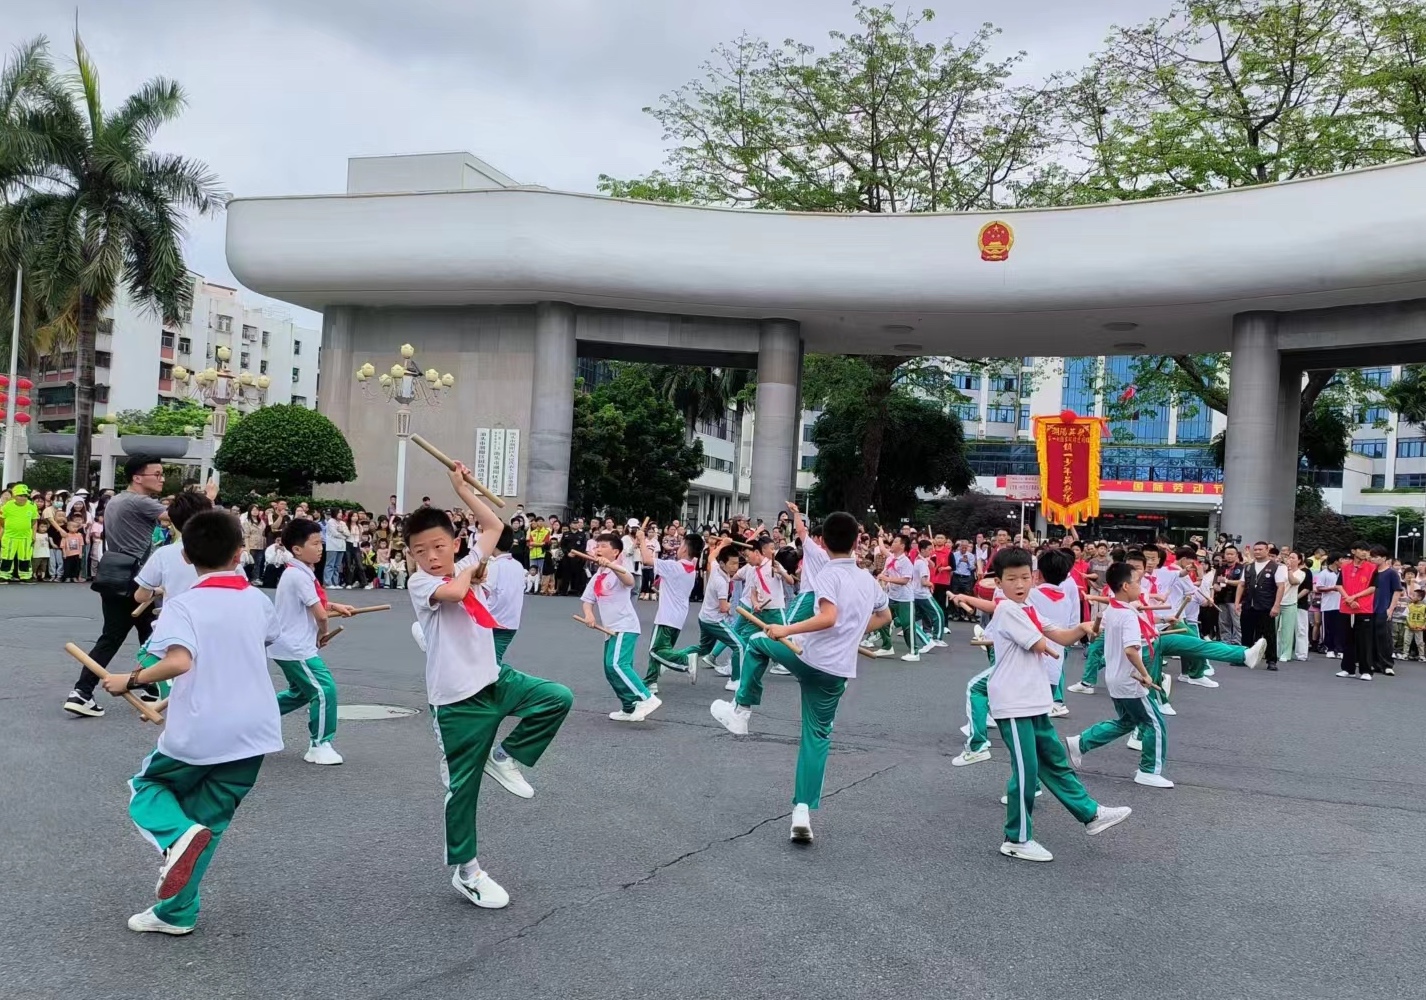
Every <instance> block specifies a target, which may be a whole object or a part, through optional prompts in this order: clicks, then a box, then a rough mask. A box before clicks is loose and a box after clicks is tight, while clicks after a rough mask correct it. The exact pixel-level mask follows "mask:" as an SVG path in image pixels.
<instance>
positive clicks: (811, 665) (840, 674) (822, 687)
mask: <svg viewBox="0 0 1426 1000" xmlns="http://www.w3.org/2000/svg"><path fill="white" fill-rule="evenodd" d="M822 538H823V540H824V541H825V543H826V545H827V554H828V556H829V559H828V562H827V564H826V565H825V566H823V567H822V570H821V572H820V574H819V576H818V580H817V613H816V614H814V615H813V616H812V617H811V618H808V619H806V620H804V621H800V622H797V623H795V624H789V625H769V626H768V628H767V631H766V633H764V634H761V635H757V636H754V637H753V639H752V640H751V641H750V642H749V643H748V646H747V654H746V662H745V664H744V669H743V676H742V683H741V685H740V686H739V688H738V694H737V697H736V701H735V702H729V701H715V702H713V704H712V705H711V706H709V711H710V712H711V714H712V715H713V718H715V719H717V720H718V721H719V722H720V723H722V724H723V727H724V728H726V729H727V730H728V731H729V732H731V733H733V734H735V735H746V733H747V731H748V720H749V718H750V717H751V716H752V706H754V705H757V704H759V703H760V702H761V701H762V678H763V672H764V671H765V670H766V669H767V665H768V661H769V660H774V661H776V662H778V663H781V664H782V665H783V666H784V667H786V668H787V669H788V670H789V671H790V672H791V673H792V674H793V676H795V677H796V678H797V684H798V687H799V688H800V689H801V700H802V739H801V740H800V742H799V744H798V751H797V777H796V781H795V782H794V786H793V793H792V803H793V806H792V831H791V835H790V836H791V839H792V840H793V841H794V842H796V843H804V844H805V843H811V842H812V822H811V816H810V812H811V810H813V809H816V808H818V806H819V805H820V804H821V800H822V782H823V778H824V777H825V775H826V771H827V754H828V752H829V750H830V749H831V744H832V723H833V720H834V719H835V718H836V715H837V704H838V702H840V701H841V698H842V693H843V692H844V691H845V690H846V687H847V681H848V680H850V679H852V678H855V677H856V675H857V645H858V643H859V642H860V640H861V638H862V636H864V635H865V634H866V633H868V632H870V631H873V630H875V629H879V628H881V627H882V626H883V625H885V624H886V623H887V622H888V621H890V619H891V613H890V611H888V610H887V609H886V605H885V597H884V595H883V594H882V591H881V588H880V587H878V586H877V584H876V580H875V579H874V578H873V577H872V576H871V574H869V573H867V572H866V571H865V570H863V569H861V568H860V567H858V566H857V563H856V559H855V558H854V557H853V554H852V552H853V548H854V547H855V545H856V541H857V521H856V518H854V517H852V515H851V514H848V513H846V512H845V511H837V512H836V513H834V514H829V515H828V516H827V518H826V520H824V521H823V522H822ZM794 636H798V637H801V651H800V652H794V651H793V650H792V649H791V648H790V647H789V646H788V645H787V644H785V643H784V642H783V641H782V640H783V639H787V638H789V637H794Z"/></svg>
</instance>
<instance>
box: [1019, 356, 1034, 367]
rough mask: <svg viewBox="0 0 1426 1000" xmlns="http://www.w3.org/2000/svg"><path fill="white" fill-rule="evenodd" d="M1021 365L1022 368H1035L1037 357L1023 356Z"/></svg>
mask: <svg viewBox="0 0 1426 1000" xmlns="http://www.w3.org/2000/svg"><path fill="white" fill-rule="evenodd" d="M1020 367H1021V368H1034V367H1035V359H1034V358H1033V357H1030V358H1021V359H1020Z"/></svg>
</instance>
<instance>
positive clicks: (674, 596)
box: [644, 535, 703, 694]
mask: <svg viewBox="0 0 1426 1000" xmlns="http://www.w3.org/2000/svg"><path fill="white" fill-rule="evenodd" d="M702 554H703V536H702V535H684V536H683V541H682V542H681V543H679V546H678V558H677V559H655V560H654V573H655V574H656V576H657V579H658V581H659V610H658V613H657V614H655V615H654V637H653V641H652V642H651V643H649V671H648V673H646V674H645V675H644V684H645V686H647V687H648V689H649V692H650V693H651V694H658V690H659V685H658V680H659V674H660V673H662V672H663V668H664V667H668V668H669V669H671V670H681V671H683V672H685V673H687V674H688V680H689V683H695V684H696V683H697V682H698V656H697V655H696V654H695V655H693V656H691V657H689V656H680V655H679V654H680V652H681V651H680V650H677V649H675V648H674V643H676V642H678V635H679V633H680V632H682V631H683V623H684V622H685V621H687V620H688V598H689V595H690V594H692V593H693V584H694V583H695V582H697V580H698V557H699V556H701V555H702Z"/></svg>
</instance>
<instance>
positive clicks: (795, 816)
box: [788, 802, 812, 844]
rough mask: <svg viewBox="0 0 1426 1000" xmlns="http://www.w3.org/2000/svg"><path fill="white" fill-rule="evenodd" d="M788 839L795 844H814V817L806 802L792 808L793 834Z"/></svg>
mask: <svg viewBox="0 0 1426 1000" xmlns="http://www.w3.org/2000/svg"><path fill="white" fill-rule="evenodd" d="M788 839H790V840H791V841H792V842H793V843H794V844H810V843H812V815H811V810H809V809H808V808H807V803H805V802H799V803H797V805H795V806H793V807H792V832H791V833H789V834H788Z"/></svg>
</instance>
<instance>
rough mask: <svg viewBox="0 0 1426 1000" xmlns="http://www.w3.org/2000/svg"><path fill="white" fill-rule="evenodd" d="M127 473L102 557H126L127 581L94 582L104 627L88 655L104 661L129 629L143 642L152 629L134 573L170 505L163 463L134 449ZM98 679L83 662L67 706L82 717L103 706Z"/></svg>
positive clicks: (210, 489)
mask: <svg viewBox="0 0 1426 1000" xmlns="http://www.w3.org/2000/svg"><path fill="white" fill-rule="evenodd" d="M124 478H125V479H126V480H128V484H129V488H128V489H126V490H124V491H123V492H122V493H117V494H115V495H114V497H113V498H112V499H111V500H110V501H109V502H108V504H106V505H105V507H104V559H105V560H107V561H111V562H114V561H127V562H128V563H129V564H130V565H129V567H128V569H127V571H126V572H127V576H128V581H127V583H125V584H123V585H122V586H119V587H116V588H105V589H102V590H101V589H99V587H98V586H97V585H96V586H95V588H94V589H95V590H97V591H98V593H99V602H100V607H101V609H102V610H103V612H104V630H103V631H102V632H101V633H100V635H99V641H98V642H96V643H95V644H94V648H93V649H91V650H90V651H89V655H90V657H91V658H92V659H93V660H94V661H95V662H96V663H98V664H99V665H100V666H101V667H107V666H108V665H109V661H110V660H112V659H113V658H114V654H115V653H117V652H118V651H119V647H120V646H122V645H123V644H124V640H125V639H127V638H128V636H129V629H131V628H134V629H138V632H139V642H140V643H145V642H148V641H149V635H150V634H151V633H152V632H153V622H154V611H153V608H151V607H150V608H148V609H147V610H145V611H144V613H143V614H142V615H140V616H139V617H137V618H135V617H134V612H135V611H136V610H137V609H138V604H137V602H135V601H134V589H135V588H134V577H135V576H137V575H138V572H139V570H140V569H141V568H142V567H143V564H144V560H145V559H146V558H147V557H148V554H149V550H150V549H151V548H152V546H153V529H154V526H155V525H156V524H158V519H159V518H160V517H162V516H163V512H164V511H165V510H167V508H166V507H165V506H164V505H163V503H162V501H160V500H159V499H158V495H159V494H160V493H162V492H163V463H161V462H160V461H158V460H157V459H155V458H153V457H151V456H148V455H134V456H132V457H131V458H130V459H129V460H128V461H127V462H125V463H124ZM207 493H208V498H209V499H210V500H211V499H213V498H214V497H216V496H217V495H218V485H217V483H215V482H213V481H211V480H210V481H209V483H208V486H207ZM98 683H99V678H98V677H96V676H95V675H94V674H93V673H91V672H90V671H89V669H88V668H87V667H85V668H81V670H80V674H79V680H78V682H76V683H75V685H74V690H73V691H71V692H70V694H69V697H68V698H66V699H65V702H64V710H65V711H66V712H70V713H72V714H74V715H78V716H81V717H84V718H98V717H99V716H101V715H103V714H104V709H103V707H102V706H100V705H97V704H95V702H94V687H95V685H96V684H98ZM141 697H146V698H147V699H148V700H155V701H156V700H157V698H158V696H157V694H156V693H154V692H146V693H145V694H141Z"/></svg>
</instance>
